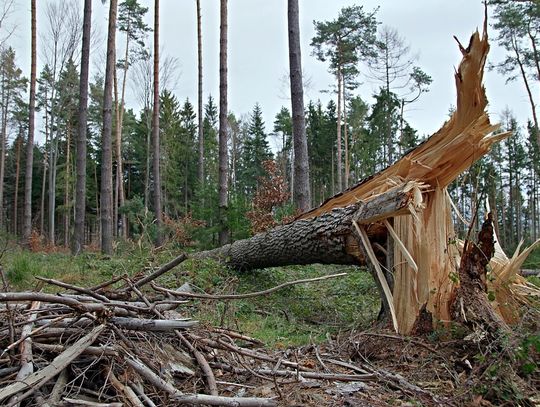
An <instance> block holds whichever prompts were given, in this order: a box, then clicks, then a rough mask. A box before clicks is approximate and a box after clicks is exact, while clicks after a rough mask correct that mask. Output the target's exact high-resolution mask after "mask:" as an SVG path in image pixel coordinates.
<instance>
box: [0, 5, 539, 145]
mask: <svg viewBox="0 0 540 407" xmlns="http://www.w3.org/2000/svg"><path fill="white" fill-rule="evenodd" d="M0 1H4V0H0ZM49 1H50V0H38V1H37V4H38V42H39V40H40V37H39V32H40V29H44V24H45V23H44V10H45V6H46V3H47V2H49ZM65 1H76V2H79V3H80V7H81V9H82V5H83V1H82V0H65ZM299 2H300V31H301V38H302V44H301V46H302V62H303V70H304V72H305V74H306V75H307V76H308V77H309V78H310V81H311V83H312V88H311V89H306V95H305V96H306V102H307V100H309V99H317V98H320V99H321V100H322V101H323V103H324V104H326V102H327V101H328V99H329V98H330V97H332V96H331V95H329V94H325V93H320V90H323V89H328V87H329V86H330V85H332V84H333V83H334V79H333V77H332V75H330V74H329V73H328V72H327V64H326V63H323V62H320V61H317V60H316V59H315V58H314V57H313V56H311V47H310V46H309V43H310V41H311V38H312V37H313V35H314V28H313V20H318V21H325V20H331V19H334V18H336V17H337V15H338V13H339V11H340V9H341V8H342V7H344V6H348V5H352V4H355V3H356V4H362V5H363V6H364V9H365V10H367V11H371V10H372V9H374V8H375V7H377V6H379V7H380V9H379V12H378V13H377V19H378V21H380V22H381V23H382V24H383V25H387V26H390V27H393V28H396V29H397V31H398V32H399V34H400V35H401V36H402V37H403V38H404V39H405V41H406V42H408V43H409V44H410V46H411V50H412V51H413V52H414V53H418V55H419V60H418V61H417V65H419V66H420V67H421V68H422V69H423V70H424V71H425V72H426V73H428V74H429V75H430V76H431V77H432V79H433V83H432V85H431V87H430V91H429V93H426V94H424V95H423V96H422V97H421V99H420V100H419V101H418V102H416V103H414V104H413V105H411V106H410V107H409V109H408V111H407V112H406V119H407V120H408V121H409V122H410V123H411V125H412V126H413V128H416V129H418V130H419V134H420V135H429V134H431V133H433V132H435V131H436V130H437V129H438V128H439V127H440V126H441V125H442V124H443V122H444V121H445V120H446V119H447V114H448V109H449V107H450V105H454V104H455V88H454V79H453V73H454V67H456V66H457V64H458V63H459V61H460V58H461V54H460V52H459V50H458V47H457V44H456V42H455V40H454V39H453V37H452V36H453V35H456V36H457V37H458V38H459V40H460V41H461V42H462V43H463V44H464V45H465V46H466V44H467V43H468V40H469V37H470V35H471V33H472V32H473V31H474V30H476V28H477V27H479V28H481V26H482V21H483V13H484V11H483V5H482V4H481V0H453V1H448V0H399V1H398V0H379V1H373V0H365V1H363V2H354V1H350V0H299ZM141 3H143V4H144V5H146V6H148V7H149V8H150V11H149V13H148V16H147V22H148V24H149V25H150V26H151V25H152V22H153V12H152V9H153V1H150V0H141ZM201 3H202V24H203V48H204V50H203V52H204V54H203V65H204V94H205V99H206V97H207V96H208V95H209V94H212V95H213V96H214V99H215V100H217V99H218V96H219V93H218V89H219V1H218V0H202V1H201ZM160 8H161V30H160V35H161V43H162V49H163V51H162V53H163V54H167V55H170V56H172V57H176V58H178V59H179V62H180V68H181V76H180V79H179V82H178V86H177V87H176V89H175V90H174V91H175V93H176V95H177V96H178V98H179V99H180V100H181V101H183V100H185V98H186V97H189V99H190V100H191V101H192V103H193V104H196V100H197V99H196V96H197V27H196V11H195V0H161V3H160ZM93 11H94V19H93V20H94V22H95V24H96V25H97V26H98V30H99V31H100V32H101V33H102V35H101V36H102V38H103V40H105V37H106V18H107V11H108V2H107V4H102V3H101V1H97V0H95V1H94V3H93ZM12 19H13V21H14V22H16V23H17V24H18V28H17V31H16V33H15V35H14V37H12V39H11V41H10V42H11V43H12V44H13V45H14V47H15V48H16V50H17V55H18V63H19V65H20V66H21V67H22V69H23V70H24V72H25V74H26V75H28V73H29V70H30V69H29V68H30V52H29V48H30V35H29V33H30V1H29V0H17V9H16V12H15V13H14V15H13V17H12ZM286 24H287V2H286V1H285V0H229V62H228V63H229V109H230V111H232V112H234V113H235V114H236V115H237V116H238V117H240V116H242V115H243V114H246V113H249V112H250V111H251V110H252V108H253V106H254V104H255V103H256V102H259V103H260V105H261V107H262V110H263V113H264V118H265V122H266V130H267V132H271V131H272V127H273V121H274V117H275V115H276V113H277V112H278V111H279V110H280V108H281V106H283V105H285V106H287V107H289V104H290V102H289V101H288V100H287V99H286V98H285V97H286V96H284V95H286V94H287V88H284V85H283V83H282V77H283V76H284V75H285V74H287V73H288V53H287V46H288V42H287V26H286ZM495 34H496V33H495V32H494V31H492V30H490V36H491V37H492V38H493V39H494V37H495ZM118 41H119V44H120V46H121V44H122V36H118ZM150 42H151V38H149V39H148V43H149V45H150ZM491 46H492V48H491V52H490V55H489V60H488V62H489V61H492V62H497V61H499V60H501V59H502V56H503V52H502V51H501V50H499V49H498V47H497V46H496V44H495V43H494V42H492V44H491ZM38 47H39V44H38ZM104 48H105V46H104V45H103V46H102V48H101V49H100V50H97V51H96V52H95V54H94V61H93V65H94V66H95V64H96V62H98V61H102V60H103V59H102V57H101V56H98V55H96V54H102V53H103V50H104ZM38 58H39V53H38ZM38 63H39V61H38ZM91 66H92V65H91ZM38 72H39V69H38ZM361 81H362V82H363V85H362V86H361V87H360V88H359V89H358V90H357V91H356V92H355V93H356V94H359V95H360V96H361V97H362V98H363V99H364V100H367V101H370V102H371V95H372V94H373V93H374V92H375V91H376V89H377V85H375V84H372V83H370V82H369V80H368V79H366V78H365V77H363V78H361ZM485 85H486V89H487V96H488V100H489V101H490V105H489V107H488V109H489V112H490V114H491V115H492V121H497V115H498V114H500V112H501V111H502V110H503V109H504V108H505V107H506V106H508V107H510V109H511V110H513V112H514V113H515V115H516V116H517V118H518V120H519V121H520V122H521V123H522V124H523V123H525V121H526V120H527V118H528V117H529V116H530V108H529V105H528V103H527V98H526V94H525V91H524V88H523V86H522V84H521V82H519V81H517V82H515V83H510V84H505V80H504V78H502V77H501V76H500V75H499V74H497V73H496V72H486V74H485ZM129 91H130V89H128V92H129ZM534 91H535V95H536V94H538V89H536V88H535V89H534ZM127 104H128V106H130V107H134V108H136V109H137V108H138V106H136V105H135V102H134V98H133V97H131V96H130V95H128V99H127ZM274 147H275V146H274Z"/></svg>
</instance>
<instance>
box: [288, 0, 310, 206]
mask: <svg viewBox="0 0 540 407" xmlns="http://www.w3.org/2000/svg"><path fill="white" fill-rule="evenodd" d="M298 14H299V11H298V0H289V1H288V14H287V16H288V25H289V66H290V78H291V104H292V122H293V149H294V169H293V179H294V181H295V182H294V187H293V202H294V204H295V205H296V207H297V208H298V209H299V210H300V211H302V212H304V211H307V210H308V209H309V208H310V206H311V197H310V191H309V185H310V184H309V157H308V148H307V136H306V118H305V111H304V89H303V83H302V53H301V48H300V25H299V16H298Z"/></svg>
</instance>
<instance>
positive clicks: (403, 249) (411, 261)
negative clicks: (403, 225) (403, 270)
mask: <svg viewBox="0 0 540 407" xmlns="http://www.w3.org/2000/svg"><path fill="white" fill-rule="evenodd" d="M384 226H386V230H388V232H389V233H390V235H391V236H392V238H393V239H394V243H395V244H396V245H397V246H398V248H399V250H401V253H402V254H403V256H404V257H405V258H406V259H407V262H408V263H409V266H411V268H412V269H413V270H414V272H415V273H418V266H417V265H416V262H415V261H414V259H413V257H412V255H411V254H410V253H409V251H408V250H407V248H406V247H405V245H404V244H403V242H402V241H401V239H400V238H399V236H398V235H397V233H396V231H395V230H394V228H393V227H392V225H391V224H390V223H389V222H388V221H387V220H386V219H385V220H384Z"/></svg>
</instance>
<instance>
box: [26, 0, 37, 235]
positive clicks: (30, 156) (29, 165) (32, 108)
mask: <svg viewBox="0 0 540 407" xmlns="http://www.w3.org/2000/svg"><path fill="white" fill-rule="evenodd" d="M31 13H32V24H31V31H32V58H31V60H32V62H31V68H30V101H29V105H28V142H27V143H26V172H25V174H24V227H23V241H24V242H25V243H28V239H29V238H30V235H31V233H32V170H33V166H34V128H35V115H36V0H31Z"/></svg>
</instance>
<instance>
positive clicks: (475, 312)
mask: <svg viewBox="0 0 540 407" xmlns="http://www.w3.org/2000/svg"><path fill="white" fill-rule="evenodd" d="M463 252H464V254H463V257H462V259H461V265H460V268H459V287H458V289H457V292H456V297H455V301H454V303H453V305H452V313H453V317H454V319H455V320H457V321H462V322H463V323H464V324H465V325H467V326H469V327H471V328H472V329H477V328H478V327H479V326H480V327H481V328H482V330H483V331H484V332H486V333H488V334H489V335H490V336H492V337H498V336H499V335H500V334H501V333H506V334H511V331H510V328H509V327H508V325H507V324H506V322H505V321H504V319H503V318H502V317H501V316H500V315H499V314H497V313H496V312H495V310H494V309H493V307H492V306H491V304H490V303H489V299H488V296H487V277H486V273H487V269H486V267H487V265H488V264H489V261H490V260H491V258H492V257H493V254H494V253H495V239H494V237H493V216H492V215H491V213H490V214H489V215H488V218H487V219H486V221H485V222H484V224H483V225H482V229H481V230H480V232H479V233H478V243H477V244H475V243H472V242H468V241H467V242H465V248H464V249H463Z"/></svg>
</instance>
